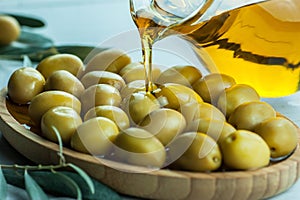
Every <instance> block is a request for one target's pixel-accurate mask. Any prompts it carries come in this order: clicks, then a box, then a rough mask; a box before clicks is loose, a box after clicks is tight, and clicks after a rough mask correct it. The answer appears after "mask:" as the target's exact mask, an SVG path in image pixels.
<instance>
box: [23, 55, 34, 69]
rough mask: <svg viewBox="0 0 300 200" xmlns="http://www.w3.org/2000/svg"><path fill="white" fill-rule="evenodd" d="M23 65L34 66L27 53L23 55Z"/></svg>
mask: <svg viewBox="0 0 300 200" xmlns="http://www.w3.org/2000/svg"><path fill="white" fill-rule="evenodd" d="M23 67H33V65H32V62H31V60H30V58H29V57H28V56H27V55H24V57H23Z"/></svg>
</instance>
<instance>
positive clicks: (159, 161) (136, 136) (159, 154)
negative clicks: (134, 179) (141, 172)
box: [115, 128, 166, 168]
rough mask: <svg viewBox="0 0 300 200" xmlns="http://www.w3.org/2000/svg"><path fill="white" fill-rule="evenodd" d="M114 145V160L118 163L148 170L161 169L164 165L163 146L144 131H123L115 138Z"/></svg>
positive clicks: (136, 129)
mask: <svg viewBox="0 0 300 200" xmlns="http://www.w3.org/2000/svg"><path fill="white" fill-rule="evenodd" d="M115 145H116V148H115V149H116V150H115V159H116V160H118V161H120V162H126V163H129V164H133V165H139V166H146V167H150V168H157V167H158V168H161V167H163V166H164V164H165V160H166V151H165V148H164V146H163V145H162V143H161V142H160V141H159V140H158V139H157V138H156V137H155V136H154V135H152V134H151V133H149V132H148V131H146V130H144V129H140V128H128V129H126V130H123V131H122V132H121V133H120V134H119V135H118V136H117V137H116V140H115Z"/></svg>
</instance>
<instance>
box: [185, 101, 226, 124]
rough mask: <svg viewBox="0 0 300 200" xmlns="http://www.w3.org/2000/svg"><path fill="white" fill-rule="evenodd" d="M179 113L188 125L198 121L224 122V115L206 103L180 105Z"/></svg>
mask: <svg viewBox="0 0 300 200" xmlns="http://www.w3.org/2000/svg"><path fill="white" fill-rule="evenodd" d="M179 111H180V112H181V113H182V114H183V116H184V117H185V119H186V121H187V122H188V123H191V122H193V121H195V120H199V119H214V120H220V121H225V120H226V118H225V116H224V114H223V113H222V112H221V111H220V110H219V109H218V108H217V107H215V106H214V105H212V104H209V103H206V102H200V103H198V102H197V103H193V102H190V103H186V104H184V105H182V107H181V108H180V110H179Z"/></svg>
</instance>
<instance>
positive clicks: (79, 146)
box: [70, 117, 119, 156]
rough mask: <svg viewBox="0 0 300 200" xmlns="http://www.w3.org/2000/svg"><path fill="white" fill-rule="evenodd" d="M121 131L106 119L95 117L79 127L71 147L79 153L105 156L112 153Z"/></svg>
mask: <svg viewBox="0 0 300 200" xmlns="http://www.w3.org/2000/svg"><path fill="white" fill-rule="evenodd" d="M118 134H119V130H118V127H117V125H116V124H115V123H114V122H113V121H112V120H110V119H108V118H105V117H95V118H92V119H89V120H87V121H84V122H83V123H82V124H81V125H79V126H78V127H77V129H76V131H75V133H74V134H73V136H72V137H71V141H70V144H71V147H72V148H73V149H75V150H77V151H79V152H83V153H87V154H92V155H96V156H104V155H107V154H109V153H110V151H111V149H112V147H113V142H114V140H115V138H116V137H117V135H118Z"/></svg>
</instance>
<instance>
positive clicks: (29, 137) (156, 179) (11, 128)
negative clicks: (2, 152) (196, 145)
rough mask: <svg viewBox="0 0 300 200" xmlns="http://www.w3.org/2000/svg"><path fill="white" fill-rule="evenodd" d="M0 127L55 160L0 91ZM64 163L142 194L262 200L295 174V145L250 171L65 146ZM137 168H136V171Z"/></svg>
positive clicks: (35, 153)
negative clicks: (152, 163)
mask: <svg viewBox="0 0 300 200" xmlns="http://www.w3.org/2000/svg"><path fill="white" fill-rule="evenodd" d="M0 117H1V120H0V130H1V131H2V134H3V135H4V137H5V138H6V140H7V141H8V142H9V143H10V144H11V145H12V146H13V147H14V148H15V149H16V150H17V151H19V152H20V153H21V154H22V155H24V156H25V157H27V158H28V159H30V160H32V161H34V162H36V163H39V164H56V163H58V156H57V152H58V145H57V144H55V143H53V142H50V141H48V140H46V139H43V138H42V137H40V136H39V135H38V134H36V133H34V132H35V131H38V130H34V129H29V128H28V126H27V125H29V126H30V125H31V123H30V119H29V117H28V115H27V107H26V106H17V105H15V104H13V103H11V102H10V101H9V100H8V99H7V90H6V89H3V90H2V91H1V96H0ZM64 155H65V158H66V160H67V162H72V163H74V164H76V165H77V166H79V167H81V168H82V169H83V170H85V171H86V172H87V173H88V174H89V175H90V176H92V177H93V178H95V179H97V180H99V181H101V182H102V183H104V184H107V185H108V186H110V187H112V188H113V189H115V190H116V191H117V192H119V193H122V194H127V195H132V196H136V197H142V198H147V199H201V200H212V199H222V200H226V199H228V200H233V199H236V200H243V199H265V198H268V197H272V196H275V195H277V194H279V193H282V192H284V191H286V190H287V189H288V188H289V187H291V186H292V185H293V184H294V183H295V182H296V181H297V180H298V178H299V176H300V149H299V148H297V149H296V150H295V151H294V152H293V154H292V155H291V156H290V157H288V158H287V159H285V160H283V161H280V162H278V163H275V164H272V165H270V166H268V167H265V168H262V169H258V170H254V171H234V172H214V173H195V172H186V171H175V170H169V169H162V170H156V171H141V170H143V168H140V167H134V166H129V165H125V164H121V163H117V162H113V161H109V160H104V159H101V158H96V157H93V156H90V155H87V154H82V153H79V152H76V151H73V150H71V149H67V148H64ZM136 170H138V171H139V173H136Z"/></svg>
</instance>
